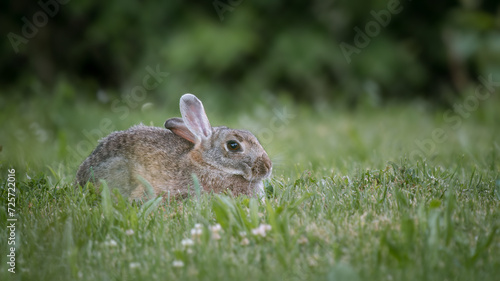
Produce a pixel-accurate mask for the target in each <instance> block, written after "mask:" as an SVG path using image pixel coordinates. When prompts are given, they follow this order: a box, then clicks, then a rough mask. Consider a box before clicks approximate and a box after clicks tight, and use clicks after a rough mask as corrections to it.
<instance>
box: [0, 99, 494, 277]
mask: <svg viewBox="0 0 500 281" xmlns="http://www.w3.org/2000/svg"><path fill="white" fill-rule="evenodd" d="M200 98H201V99H202V100H204V101H205V100H208V101H207V102H205V109H206V111H207V114H208V116H209V118H210V119H211V121H212V124H214V125H229V126H231V127H234V128H244V129H248V130H250V131H252V132H254V133H255V134H256V135H257V137H258V138H259V139H260V141H261V142H262V144H263V146H264V148H265V149H266V150H267V151H268V153H269V155H270V157H271V158H272V160H273V164H274V169H273V176H272V178H271V180H269V181H268V182H267V183H266V191H267V193H268V194H267V198H265V199H263V200H258V199H255V198H248V197H234V196H232V195H231V194H222V195H221V194H203V193H202V194H198V195H196V196H194V197H192V198H188V199H185V200H182V201H175V200H169V199H168V198H156V199H152V200H150V201H148V202H142V203H129V202H128V201H127V200H126V199H124V198H121V197H120V196H119V195H118V194H117V193H116V191H113V190H109V188H107V187H104V188H103V189H102V190H100V191H99V192H96V191H95V189H93V188H91V187H86V188H83V189H75V188H73V187H72V185H71V184H72V181H73V180H74V174H75V172H76V169H77V167H78V165H79V164H80V163H81V161H83V159H84V158H85V157H86V156H87V155H88V153H90V151H91V149H92V148H93V147H94V146H95V145H96V143H97V139H98V138H100V137H103V136H105V135H106V134H108V133H109V129H112V130H119V129H126V128H127V127H129V126H131V125H133V124H137V123H139V122H143V123H145V124H148V125H149V124H150V125H155V126H161V125H162V124H163V122H164V121H165V119H166V118H169V117H172V116H178V115H179V113H178V108H176V105H175V104H174V105H164V104H163V105H162V104H157V103H154V102H151V103H147V104H144V105H143V106H141V107H137V108H130V110H129V112H128V114H127V115H126V116H125V114H124V115H122V116H120V115H117V114H116V113H112V112H110V109H109V105H106V104H99V103H94V102H89V101H78V102H74V101H73V102H68V101H66V100H65V99H64V96H63V98H57V99H55V100H47V99H44V98H41V97H37V98H35V99H32V100H30V101H24V100H22V99H20V98H17V99H16V98H13V99H12V101H9V102H7V103H5V104H4V105H3V106H2V113H1V114H0V121H1V124H2V127H3V128H2V134H1V135H0V145H1V146H2V151H1V152H0V159H1V160H0V184H1V190H0V200H1V201H0V206H1V208H0V225H1V228H2V229H3V230H2V231H1V232H0V240H1V243H0V253H1V255H0V279H1V280H481V281H487V280H498V276H500V254H499V253H500V230H499V227H500V127H499V126H498V124H500V114H498V108H499V106H500V101H499V100H498V97H497V96H491V97H490V99H489V100H487V101H480V102H479V104H478V105H477V107H474V108H473V109H472V108H471V107H465V108H471V110H468V111H466V112H465V113H467V114H459V113H456V112H453V111H447V110H446V109H441V108H433V107H431V106H429V105H427V104H426V103H424V102H414V103H407V104H386V105H384V106H374V105H369V104H367V105H362V106H360V107H358V108H356V109H354V110H347V109H345V108H344V107H342V106H341V105H338V106H332V105H328V106H327V105H323V106H316V107H314V109H313V108H312V107H310V106H301V105H297V104H295V103H293V102H291V101H290V100H288V99H286V98H278V99H269V100H266V99H263V100H261V102H259V103H256V104H254V105H251V106H250V105H248V106H245V107H244V106H242V107H241V108H234V109H232V110H230V111H229V112H228V109H227V108H226V109H225V110H221V108H217V105H216V102H213V101H210V100H209V97H205V98H204V97H203V96H200ZM466 100H467V97H464V98H463V99H460V100H457V101H456V103H457V104H458V105H463V104H464V103H465V102H466ZM4 101H5V100H4ZM462 113H464V112H462ZM103 120H104V121H103ZM108 120H109V121H110V122H109V123H108ZM110 124H111V125H110ZM13 170H15V171H13ZM14 180H15V181H14ZM12 181H14V182H15V192H14V193H13V192H12V191H13V190H10V191H11V192H10V193H11V194H9V190H8V187H12V186H13V185H12V184H11V185H10V186H9V182H12ZM14 197H15V206H13V205H8V199H9V198H14ZM8 207H12V208H11V209H10V210H9V209H8ZM10 213H12V214H13V215H14V216H12V217H11V216H10ZM12 218H14V219H17V220H16V221H8V219H12ZM12 224H14V225H15V229H14V228H13V227H10V228H7V226H11V225H12ZM11 237H13V238H12V239H11V240H9V238H11ZM12 241H14V242H15V249H14V251H13V252H11V249H10V248H11V247H12V245H10V244H9V243H12V244H14V242H12ZM12 253H14V254H15V269H13V270H11V271H15V273H11V272H9V269H11V268H12V267H11V264H9V263H8V262H9V261H10V260H11V257H9V256H8V255H11V256H12Z"/></svg>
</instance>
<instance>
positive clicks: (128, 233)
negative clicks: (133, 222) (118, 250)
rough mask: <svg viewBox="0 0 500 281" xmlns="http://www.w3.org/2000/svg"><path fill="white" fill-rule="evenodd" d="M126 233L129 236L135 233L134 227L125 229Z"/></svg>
mask: <svg viewBox="0 0 500 281" xmlns="http://www.w3.org/2000/svg"><path fill="white" fill-rule="evenodd" d="M125 234H126V235H128V236H130V235H134V230H133V229H127V230H126V231H125Z"/></svg>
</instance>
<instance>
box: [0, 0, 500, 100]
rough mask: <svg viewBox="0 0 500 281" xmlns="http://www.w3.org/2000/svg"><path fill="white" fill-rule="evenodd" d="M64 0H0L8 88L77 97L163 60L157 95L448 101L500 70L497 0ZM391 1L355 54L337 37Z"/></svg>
mask: <svg viewBox="0 0 500 281" xmlns="http://www.w3.org/2000/svg"><path fill="white" fill-rule="evenodd" d="M61 2H63V3H64V2H67V3H64V4H63V3H59V2H56V0H48V1H44V0H42V1H39V2H37V1H30V0H16V1H8V2H6V1H3V2H1V4H0V28H1V31H2V34H3V36H4V37H3V38H4V40H2V43H1V45H0V84H1V87H2V89H4V91H3V92H4V93H7V92H8V93H12V92H15V93H16V95H19V96H22V97H30V96H33V95H38V94H40V92H43V93H44V94H47V93H49V95H51V94H50V93H51V92H58V93H59V92H60V91H52V90H53V89H60V87H62V86H61V85H64V87H68V91H66V95H67V96H68V99H74V98H76V96H85V98H88V99H97V94H96V93H98V92H100V91H101V92H102V91H105V92H106V93H107V94H108V95H120V93H121V92H123V91H126V89H128V87H131V86H133V85H136V84H138V83H139V84H140V81H141V79H142V78H143V76H144V73H145V71H144V68H145V67H146V66H151V67H152V68H155V66H156V65H159V67H160V69H162V71H165V72H168V73H169V74H170V78H169V81H168V83H164V84H162V87H161V88H159V89H157V94H156V95H157V96H158V99H168V96H169V95H174V94H175V99H177V98H178V96H179V94H181V93H183V92H196V91H198V92H199V91H203V92H205V93H210V94H213V95H214V96H216V97H219V98H222V99H221V100H226V101H227V103H229V104H230V103H231V99H227V98H229V97H236V96H237V97H240V99H242V100H252V99H257V98H258V97H261V96H264V95H275V96H276V95H285V96H289V97H292V98H293V99H294V100H296V101H299V102H308V103H313V104H321V103H323V102H325V101H326V102H345V103H346V104H348V105H351V106H356V105H358V104H359V103H366V102H367V103H371V104H383V103H386V102H389V101H393V100H405V101H406V100H415V99H425V100H428V101H431V102H433V103H434V104H437V105H447V104H450V103H451V102H452V101H453V100H454V99H455V98H456V97H457V96H460V95H461V94H462V93H464V91H467V90H468V89H471V88H473V87H474V85H475V84H476V83H477V82H478V81H477V80H478V77H479V76H480V75H482V76H484V77H486V76H487V75H493V76H494V77H495V76H496V77H498V76H497V75H500V31H499V30H500V28H499V27H500V20H499V15H500V3H499V2H498V1H496V0H484V1H481V0H462V1H451V0H446V1H431V0H424V1H395V0H392V1H391V0H389V1H388V0H371V1H347V0H339V1H318V0H313V1H281V0H276V1H267V0H255V1H243V0H240V1H236V0H233V1H231V0H221V1H136V0H109V1H97V0H88V1H75V0H73V1H68V0H64V1H63V0H61ZM40 3H42V4H40ZM389 5H397V7H398V8H399V9H401V11H400V12H399V13H397V14H391V18H390V20H389V21H388V23H387V25H386V26H385V27H384V26H381V25H380V24H379V27H380V30H379V31H378V32H374V33H376V35H375V36H373V37H370V38H369V42H368V44H367V46H365V47H363V48H359V51H360V52H359V53H353V54H352V55H351V56H350V57H349V58H346V56H345V55H344V54H343V52H342V49H341V46H340V44H341V43H343V42H344V43H347V44H350V45H351V46H353V47H356V45H355V42H354V41H355V36H356V34H357V32H356V29H355V28H356V27H357V28H360V29H361V30H365V28H366V27H367V25H369V24H370V22H371V21H375V20H376V19H375V18H374V14H378V15H381V13H382V14H383V13H384V12H381V11H387V10H388V6H389ZM40 12H42V13H46V14H47V15H48V16H47V21H46V24H43V25H41V26H40V27H38V28H36V29H37V31H36V32H32V33H33V34H34V35H33V37H32V38H26V36H24V35H23V27H24V28H25V26H26V25H27V23H26V22H30V23H31V24H33V25H34V23H35V21H36V20H38V22H39V23H40V22H43V16H40ZM37 13H39V14H38V16H39V18H38V19H37V18H36V15H37ZM23 19H24V20H23ZM35 27H36V26H35ZM375 31H376V30H375ZM13 34H16V35H18V36H21V37H23V38H25V39H27V40H25V41H24V42H22V43H19V42H18V41H16V40H17V39H12V36H13ZM13 40H14V41H13ZM13 42H14V44H13ZM16 44H17V45H16ZM16 49H17V51H18V52H16ZM349 60H350V62H349ZM7 89H8V90H7ZM36 89H46V91H38V90H36ZM172 99H174V98H172Z"/></svg>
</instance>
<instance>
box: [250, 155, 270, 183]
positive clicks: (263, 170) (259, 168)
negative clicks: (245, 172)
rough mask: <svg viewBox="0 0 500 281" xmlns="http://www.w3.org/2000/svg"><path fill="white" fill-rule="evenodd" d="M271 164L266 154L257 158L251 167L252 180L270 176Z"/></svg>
mask: <svg viewBox="0 0 500 281" xmlns="http://www.w3.org/2000/svg"><path fill="white" fill-rule="evenodd" d="M272 167H273V164H272V163H271V159H269V156H267V155H266V154H264V155H262V156H260V157H258V158H257V159H256V160H255V163H254V165H253V167H252V174H253V177H254V178H267V177H269V176H270V175H271V171H272Z"/></svg>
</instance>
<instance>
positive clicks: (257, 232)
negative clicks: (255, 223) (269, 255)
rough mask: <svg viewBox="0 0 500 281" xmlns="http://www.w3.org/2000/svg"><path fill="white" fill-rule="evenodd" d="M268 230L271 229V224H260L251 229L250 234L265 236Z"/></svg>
mask: <svg viewBox="0 0 500 281" xmlns="http://www.w3.org/2000/svg"><path fill="white" fill-rule="evenodd" d="M269 230H271V226H270V225H269V224H261V225H259V227H257V228H254V229H252V234H253V235H260V236H262V237H266V233H267V231H269Z"/></svg>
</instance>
